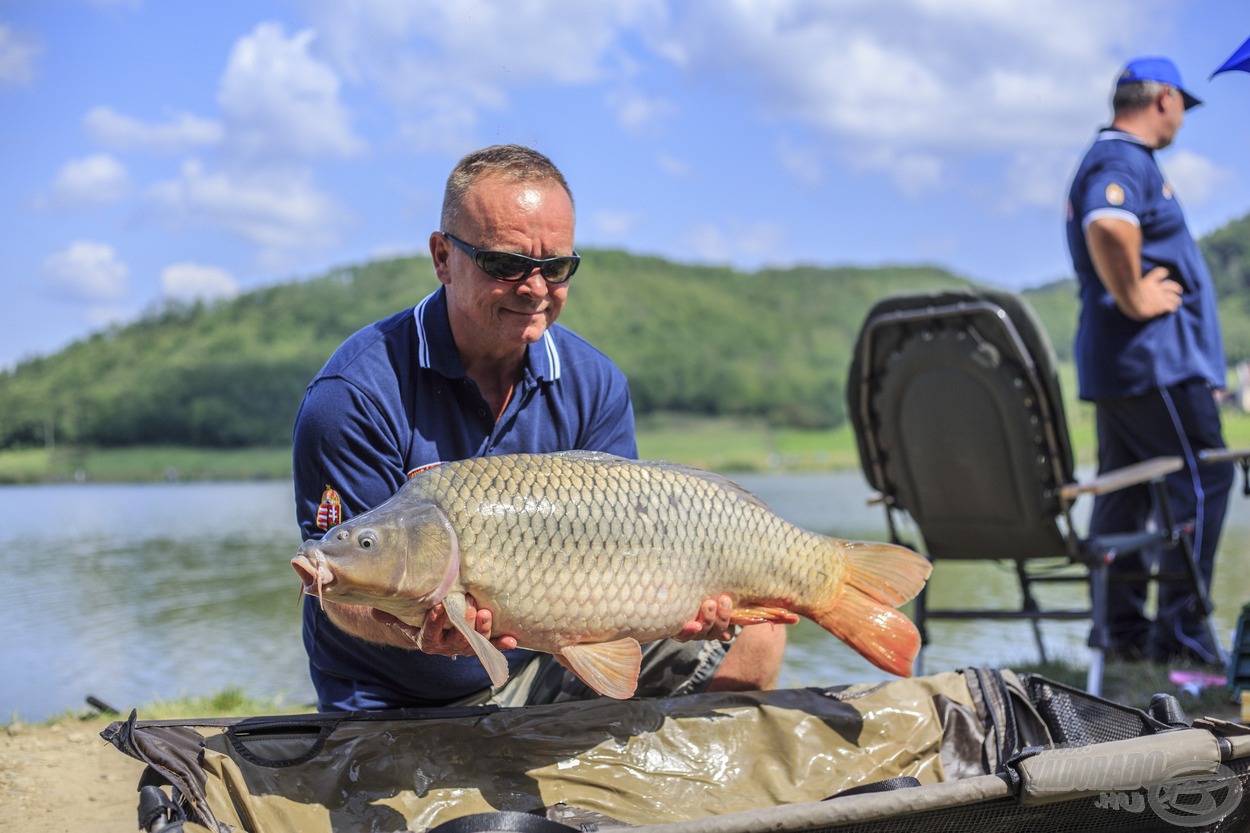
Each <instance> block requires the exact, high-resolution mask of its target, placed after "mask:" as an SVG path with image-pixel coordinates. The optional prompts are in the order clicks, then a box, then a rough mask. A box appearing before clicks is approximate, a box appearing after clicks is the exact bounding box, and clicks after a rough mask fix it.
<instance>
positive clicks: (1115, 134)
mask: <svg viewBox="0 0 1250 833" xmlns="http://www.w3.org/2000/svg"><path fill="white" fill-rule="evenodd" d="M1108 139H1119V140H1120V141H1122V142H1132V143H1133V144H1135V145H1141V146H1142V147H1144V148H1145V149H1146V150H1151V147H1150V146H1149V145H1147V144H1146V143H1145V142H1143V141H1142V140H1141V137H1139V136H1134V135H1133V134H1132V133H1126V132H1125V131H1123V130H1117V129H1116V128H1114V127H1104V128H1103V129H1102V130H1100V131H1098V141H1100V142H1103V141H1106V140H1108Z"/></svg>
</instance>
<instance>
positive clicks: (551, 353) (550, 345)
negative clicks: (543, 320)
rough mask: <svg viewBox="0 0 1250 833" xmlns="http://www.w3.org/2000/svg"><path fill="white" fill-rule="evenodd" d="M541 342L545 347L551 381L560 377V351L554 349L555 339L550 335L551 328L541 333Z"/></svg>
mask: <svg viewBox="0 0 1250 833" xmlns="http://www.w3.org/2000/svg"><path fill="white" fill-rule="evenodd" d="M543 344H544V345H545V346H546V348H547V364H548V365H550V367H551V381H553V382H554V381H555V380H556V379H559V378H560V351H559V350H557V349H556V340H555V339H554V338H552V337H551V330H547V331H545V332H544V333H543Z"/></svg>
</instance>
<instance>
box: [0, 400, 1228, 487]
mask: <svg viewBox="0 0 1250 833" xmlns="http://www.w3.org/2000/svg"><path fill="white" fill-rule="evenodd" d="M1067 412H1068V423H1069V426H1068V427H1069V431H1070V434H1071V437H1072V447H1073V449H1074V450H1075V453H1076V457H1077V462H1078V464H1081V465H1092V464H1093V460H1094V445H1095V443H1094V419H1093V409H1092V407H1091V406H1089V405H1087V404H1084V403H1077V402H1071V403H1069V404H1068V409H1067ZM1224 435H1225V439H1226V440H1227V442H1228V445H1229V447H1230V448H1250V414H1243V413H1237V412H1234V411H1226V412H1225V414H1224ZM638 451H639V455H640V456H641V457H642V458H643V459H649V460H672V461H674V462H678V463H686V464H689V465H693V466H698V467H699V468H704V469H709V470H712V471H720V472H742V471H818V470H819V471H832V470H839V469H854V468H856V467H858V465H859V453H858V451H857V449H856V445H855V435H854V433H853V432H852V430H851V427H850V426H849V425H843V426H841V427H840V428H835V429H830V430H827V431H800V430H797V429H776V428H770V427H768V426H767V425H765V424H763V423H761V422H748V421H741V420H731V419H714V418H710V417H690V416H680V415H666V416H654V417H648V418H646V419H640V420H639V423H638ZM290 476H291V450H290V448H288V447H280V448H243V449H225V450H222V449H204V448H178V447H167V446H154V447H143V448H124V449H82V448H57V449H54V450H52V451H49V450H47V449H23V450H18V451H0V483H40V482H74V481H85V482H118V483H133V482H157V481H163V480H187V481H192V480H287V479H289V478H290Z"/></svg>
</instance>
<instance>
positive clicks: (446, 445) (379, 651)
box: [294, 145, 785, 710]
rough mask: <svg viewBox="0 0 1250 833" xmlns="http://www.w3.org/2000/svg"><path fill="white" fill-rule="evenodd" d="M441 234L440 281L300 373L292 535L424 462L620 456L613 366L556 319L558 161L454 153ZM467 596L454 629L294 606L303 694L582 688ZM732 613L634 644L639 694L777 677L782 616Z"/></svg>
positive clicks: (366, 704)
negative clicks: (483, 659)
mask: <svg viewBox="0 0 1250 833" xmlns="http://www.w3.org/2000/svg"><path fill="white" fill-rule="evenodd" d="M440 229H441V230H440V231H436V232H434V233H432V234H431V235H430V241H429V245H430V254H431V257H432V259H433V265H434V271H435V274H436V275H437V277H438V279H439V282H440V283H441V284H442V287H440V288H439V289H438V290H436V291H435V292H434V293H432V294H431V295H429V296H428V297H427V298H425V299H424V300H423V301H421V303H419V304H418V305H417V306H416V307H415V308H412V309H408V310H404V311H402V312H400V313H397V314H396V315H394V316H392V317H390V318H387V319H384V320H382V321H379V322H376V323H375V324H372V325H370V326H368V327H366V328H364V329H363V330H361V331H359V332H357V333H356V334H354V335H353V336H351V337H349V338H348V339H347V340H346V341H345V342H344V343H343V345H342V346H341V347H340V348H339V349H338V350H337V351H335V353H334V355H333V356H331V358H330V360H329V361H328V362H327V363H326V365H325V367H324V368H322V370H321V371H320V372H319V373H318V374H317V376H316V377H315V378H314V379H313V381H312V382H311V383H310V384H309V386H308V390H307V392H306V395H305V398H304V402H303V404H302V405H301V407H300V411H299V415H298V416H297V418H296V425H295V436H294V474H295V493H296V513H297V518H298V520H299V523H300V527H301V531H302V533H303V536H304V538H305V539H306V540H309V539H317V538H320V537H321V536H322V535H324V533H325V532H326V531H327V530H329V529H331V528H334V527H336V526H337V525H338V524H340V523H342V522H343V521H345V520H347V519H349V518H352V517H355V516H357V515H360V514H362V513H364V512H365V511H366V510H369V509H371V508H373V507H375V506H378V505H379V504H382V503H383V502H385V501H386V500H387V499H388V498H390V497H391V496H392V495H393V494H395V493H396V492H397V491H398V490H399V489H400V487H402V486H403V485H404V484H405V482H406V481H407V480H408V479H409V478H411V477H413V476H415V475H417V473H418V472H420V471H421V470H423V469H425V468H427V467H429V466H431V465H436V464H438V463H439V462H440V461H451V460H461V459H466V458H473V457H483V456H494V455H501V454H517V453H543V452H557V451H567V450H586V451H600V452H607V453H609V454H613V455H619V456H621V457H628V458H633V457H636V456H637V446H636V443H635V438H634V421H633V411H632V405H631V402H630V396H629V389H628V387H627V384H626V380H625V377H624V374H622V373H621V372H620V370H619V369H618V368H616V366H615V365H613V364H612V362H611V361H610V360H608V359H607V358H606V357H605V356H604V355H603V354H602V353H600V352H599V351H597V350H596V349H595V348H594V347H593V346H591V345H590V344H589V343H588V342H586V341H585V340H583V339H582V338H580V337H579V336H577V335H576V334H575V333H573V332H572V331H570V330H568V329H567V328H564V327H562V326H558V325H555V320H556V318H557V316H559V314H560V311H561V309H562V307H563V305H564V302H565V299H566V297H567V294H568V287H569V284H568V281H569V279H570V278H572V276H573V274H574V273H575V272H576V270H577V267H578V264H579V257H578V255H577V253H576V252H575V251H574V248H573V232H574V207H573V199H572V195H571V192H570V190H569V188H568V185H567V183H566V182H565V180H564V177H563V175H562V174H561V173H560V171H559V170H558V169H557V168H556V167H555V166H554V165H553V164H552V163H551V161H550V160H549V159H547V157H545V156H543V155H542V154H540V153H538V152H536V151H533V150H530V149H528V148H524V147H520V146H516V145H507V146H495V147H490V148H486V149H483V150H480V151H477V152H474V153H471V154H469V155H468V156H466V157H465V158H464V159H462V160H461V161H460V162H459V163H458V164H457V166H456V167H455V169H454V170H453V171H452V173H451V175H450V177H449V178H448V181H447V188H446V192H445V194H444V201H443V210H442V218H441V227H440ZM448 602H449V603H450V599H449V600H448ZM465 602H466V604H465V605H464V609H463V610H460V609H459V607H460V605H459V604H458V605H457V610H456V613H457V614H459V615H462V616H463V617H464V619H463V623H460V622H452V621H449V616H450V615H449V613H448V611H447V610H446V609H445V607H444V605H443V604H442V603H439V604H436V605H434V606H433V608H432V609H430V610H429V613H428V615H426V616H425V618H424V621H422V622H419V623H414V622H405V621H403V620H402V619H400V618H398V617H396V616H394V615H392V614H390V613H386V612H383V611H382V610H381V609H379V608H376V607H369V606H364V605H356V606H353V605H346V604H338V603H335V602H334V601H333V600H331V599H328V598H327V599H320V600H319V599H316V598H312V599H310V600H307V601H306V603H305V606H304V645H305V648H306V649H307V651H308V655H309V662H310V671H311V675H312V679H313V683H314V685H315V687H316V689H317V693H318V701H319V702H318V706H319V708H320V709H322V710H359V709H381V708H399V707H420V706H438V705H452V704H469V703H482V702H499V703H504V704H508V705H520V704H522V703H534V702H552V701H558V700H562V699H571V698H580V697H585V696H593V692H591V691H590V690H589V689H588V688H586V687H585V686H582V685H581V684H580V682H579V681H578V679H577V678H576V677H574V676H573V675H572V674H570V673H568V672H566V670H565V667H564V666H565V663H564V662H562V661H560V660H558V659H556V658H555V657H554V656H552V655H551V654H546V653H542V654H535V653H533V652H530V651H527V650H523V649H518V648H517V647H516V645H517V641H516V638H515V635H514V634H510V633H495V632H493V627H492V624H493V612H492V611H491V610H489V609H486V608H483V609H478V608H476V606H475V605H474V602H473V599H472V597H471V596H469V597H467V598H465ZM731 609H732V602H731V600H730V599H729V597H728V596H724V595H722V596H720V597H719V598H708V599H705V600H704V601H703V602H702V604H701V606H699V608H698V609H697V610H691V611H690V621H689V622H687V623H686V625H685V626H684V627H683V628H682V629H681V630H680V632H679V633H678V634H677V635H676V638H675V639H664V640H660V641H657V642H652V643H650V644H648V645H647V646H646V649H645V650H644V654H643V659H642V673H641V677H640V680H639V684H638V689H637V694H639V695H643V696H663V695H668V694H675V693H692V692H696V691H703V690H717V689H721V690H727V689H728V690H732V689H757V688H769V687H772V686H773V685H775V683H776V680H777V676H778V673H779V670H780V665H781V659H782V654H783V653H784V649H785V630H784V628H782V627H779V626H776V625H772V624H766V625H759V626H753V627H750V628H746V629H744V630H743V631H742V632H741V633H740V634H738V635H737V636H736V638H733V634H734V632H735V630H736V629H735V628H733V627H732V626H731V625H730V615H731ZM463 624H467V625H468V630H470V631H472V633H471V634H469V633H462V630H465V628H464V627H463V626H462V625H463ZM453 625H455V627H453ZM477 635H480V636H481V637H483V638H485V639H486V640H489V642H490V644H491V645H493V646H494V647H495V648H498V649H501V650H503V651H504V657H505V658H506V660H507V673H508V674H510V675H511V679H510V680H509V681H508V683H507V684H506V685H503V686H492V681H491V679H490V678H489V677H488V676H487V673H486V670H485V669H484V668H483V666H482V665H481V664H480V663H478V662H477V661H475V660H472V659H470V660H466V661H460V662H456V661H455V660H456V659H457V658H458V657H460V656H473V655H474V650H473V648H472V646H471V645H470V639H469V638H468V637H469V636H472V637H474V638H476V637H477ZM731 638H732V640H733V641H732V643H731V644H730V643H729V640H730V639H731ZM496 676H498V675H496Z"/></svg>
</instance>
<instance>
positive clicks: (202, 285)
mask: <svg viewBox="0 0 1250 833" xmlns="http://www.w3.org/2000/svg"><path fill="white" fill-rule="evenodd" d="M161 292H162V293H163V294H164V295H165V297H166V298H172V299H176V300H179V301H200V300H202V301H215V300H224V299H227V298H233V297H234V296H235V295H238V294H239V282H238V281H236V280H235V279H234V276H233V275H231V274H230V273H229V272H227V271H226V270H225V269H222V268H220V267H217V266H207V265H204V264H201V263H171V264H170V265H169V266H166V267H165V269H164V270H162V271H161Z"/></svg>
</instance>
